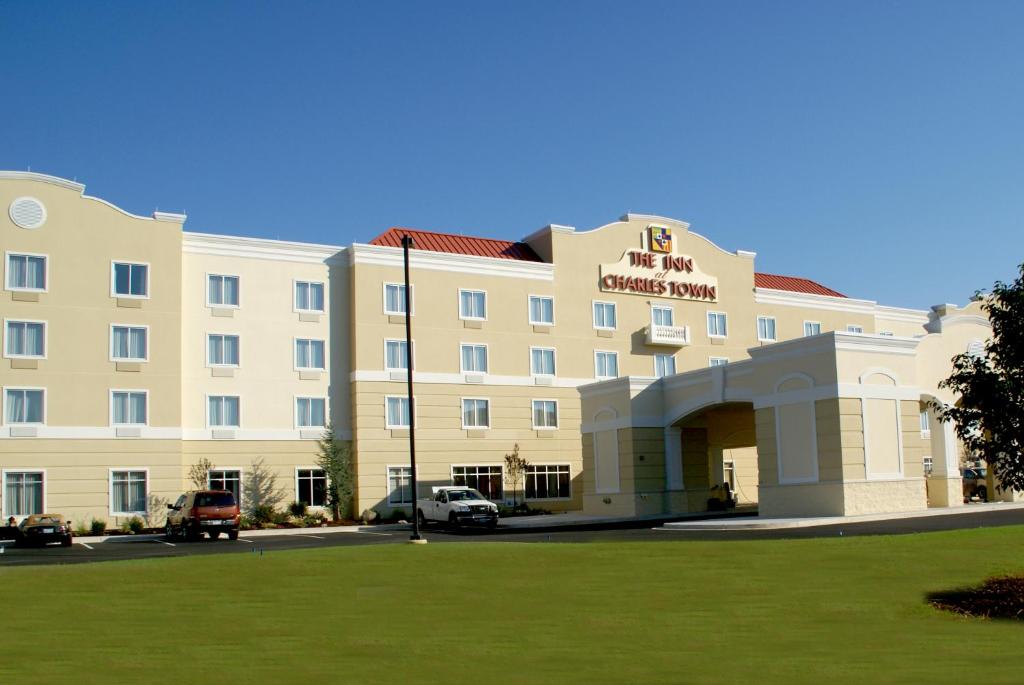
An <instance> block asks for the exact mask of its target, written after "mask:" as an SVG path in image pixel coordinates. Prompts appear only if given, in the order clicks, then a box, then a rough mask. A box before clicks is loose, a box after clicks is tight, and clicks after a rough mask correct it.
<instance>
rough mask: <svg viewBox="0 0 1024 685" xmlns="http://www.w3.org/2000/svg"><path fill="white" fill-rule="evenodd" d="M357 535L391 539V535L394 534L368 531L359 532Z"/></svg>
mask: <svg viewBox="0 0 1024 685" xmlns="http://www.w3.org/2000/svg"><path fill="white" fill-rule="evenodd" d="M359 534H360V535H383V536H384V537H388V538H389V537H391V536H392V535H394V533H372V532H370V531H368V530H361V531H359Z"/></svg>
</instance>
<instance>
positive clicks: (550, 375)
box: [487, 345, 558, 378]
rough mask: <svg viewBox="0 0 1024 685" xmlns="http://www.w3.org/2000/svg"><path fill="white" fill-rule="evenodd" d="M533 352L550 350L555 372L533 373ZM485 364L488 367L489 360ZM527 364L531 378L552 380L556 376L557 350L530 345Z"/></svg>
mask: <svg viewBox="0 0 1024 685" xmlns="http://www.w3.org/2000/svg"><path fill="white" fill-rule="evenodd" d="M534 350H545V351H547V350H550V351H551V359H552V361H553V364H552V365H553V366H554V367H555V372H554V373H534V371H533V351H534ZM487 363H488V365H490V360H489V359H488V360H487ZM529 363H530V375H531V376H533V377H535V378H536V377H540V378H554V377H555V376H557V375H558V350H557V349H556V348H554V347H541V346H534V345H531V346H530V359H529Z"/></svg>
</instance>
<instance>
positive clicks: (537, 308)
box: [530, 295, 555, 326]
mask: <svg viewBox="0 0 1024 685" xmlns="http://www.w3.org/2000/svg"><path fill="white" fill-rule="evenodd" d="M530 323H531V324H534V325H536V326H553V325H555V298H553V297H546V296H544V295H530Z"/></svg>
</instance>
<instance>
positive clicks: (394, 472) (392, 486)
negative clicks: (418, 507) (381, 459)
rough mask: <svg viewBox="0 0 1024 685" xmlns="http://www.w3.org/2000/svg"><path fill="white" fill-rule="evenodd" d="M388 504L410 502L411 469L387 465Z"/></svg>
mask: <svg viewBox="0 0 1024 685" xmlns="http://www.w3.org/2000/svg"><path fill="white" fill-rule="evenodd" d="M388 504H412V469H411V468H409V467H408V466H389V467H388Z"/></svg>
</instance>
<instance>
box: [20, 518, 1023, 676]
mask: <svg viewBox="0 0 1024 685" xmlns="http://www.w3.org/2000/svg"><path fill="white" fill-rule="evenodd" d="M666 535H671V533H666ZM1022 542H1024V527H1008V528H995V529H987V530H972V531H957V532H951V533H934V534H925V535H915V536H899V537H862V538H836V539H828V540H794V541H756V542H672V543H623V544H520V543H467V544H444V545H442V544H436V545H427V546H412V545H385V546H373V547H348V548H333V549H324V550H315V551H295V552H278V553H275V554H267V555H265V556H263V557H262V558H261V557H259V556H258V555H253V554H228V555H217V556H196V557H189V558H180V559H163V560H160V559H154V560H142V561H132V562H119V563H106V564H90V565H80V566H66V567H44V568H23V567H22V568H14V569H10V568H2V567H0V583H2V587H3V597H4V601H3V611H2V614H0V615H2V616H3V636H4V644H3V647H2V648H0V649H2V652H0V683H4V684H7V683H11V684H18V685H22V684H27V683H49V682H61V683H64V682H67V683H88V682H107V683H126V682H145V683H161V684H163V683H167V684H170V683H178V682H184V683H187V684H189V685H191V684H193V683H195V684H199V683H217V685H228V684H234V683H244V684H246V685H248V684H250V683H308V684H316V685H319V684H327V683H335V682H339V683H340V682H345V683H388V684H389V685H399V684H404V683H434V684H437V685H442V684H448V683H466V682H474V683H475V682H483V683H488V682H500V683H513V682H514V683H518V682H522V683H547V682H552V683H555V682H557V683H565V682H588V683H694V682H745V683H766V682H779V683H794V682H805V683H827V684H828V685H832V684H834V683H878V682H908V683H922V682H927V683H940V682H949V683H954V682H955V683H961V684H962V683H966V682H975V683H997V682H999V683H1021V682H1024V623H1018V622H1012V623H1011V622H994V621H981V620H971V619H964V618H960V617H957V616H953V615H949V614H943V613H939V612H937V611H935V610H933V609H931V608H930V607H928V606H927V605H925V603H924V601H923V597H924V595H925V593H927V592H929V591H932V590H939V589H945V588H950V587H953V586H958V585H962V584H973V583H976V582H978V581H980V580H982V579H983V578H984V577H985V576H987V575H989V574H994V573H1001V572H1010V571H1018V572H1020V571H1024V546H1022V544H1021V543H1022ZM986 654H992V655H993V656H991V657H986V656H985V655H986Z"/></svg>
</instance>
